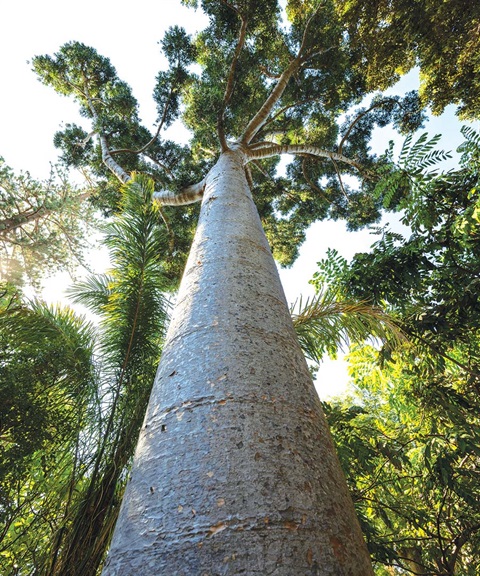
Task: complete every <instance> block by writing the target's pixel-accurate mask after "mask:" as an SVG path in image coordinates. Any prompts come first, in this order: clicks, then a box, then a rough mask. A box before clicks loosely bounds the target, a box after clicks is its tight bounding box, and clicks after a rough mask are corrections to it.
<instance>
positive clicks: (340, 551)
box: [330, 536, 345, 561]
mask: <svg viewBox="0 0 480 576" xmlns="http://www.w3.org/2000/svg"><path fill="white" fill-rule="evenodd" d="M330 544H331V545H332V548H333V553H334V554H335V556H336V557H337V558H338V559H339V560H342V561H343V560H345V545H344V544H343V542H342V541H341V540H340V539H339V538H337V537H336V536H330Z"/></svg>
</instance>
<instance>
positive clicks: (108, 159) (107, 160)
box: [83, 79, 130, 184]
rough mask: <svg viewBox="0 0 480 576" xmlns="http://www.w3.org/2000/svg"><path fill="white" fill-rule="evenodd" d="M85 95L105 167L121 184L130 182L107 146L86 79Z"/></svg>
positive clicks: (127, 175)
mask: <svg viewBox="0 0 480 576" xmlns="http://www.w3.org/2000/svg"><path fill="white" fill-rule="evenodd" d="M83 95H84V97H85V98H86V100H87V103H88V107H89V108H90V112H91V113H92V118H93V122H94V125H95V126H94V127H95V130H96V132H97V134H98V138H99V140H100V148H101V150H102V161H103V163H104V164H105V166H106V167H107V168H108V169H109V170H110V171H111V172H113V174H115V176H116V177H117V178H118V179H119V180H120V182H123V183H124V184H125V183H126V182H128V181H129V180H130V176H129V174H127V172H125V170H124V169H123V168H122V167H121V166H120V165H119V164H117V163H116V162H115V160H114V159H113V157H112V155H111V154H110V150H109V148H108V144H107V139H106V137H105V134H104V133H103V132H102V130H101V122H100V119H99V117H98V114H97V110H96V109H95V106H94V105H93V102H92V98H91V96H90V94H89V90H88V86H87V80H86V79H85V92H83Z"/></svg>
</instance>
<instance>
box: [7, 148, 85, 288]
mask: <svg viewBox="0 0 480 576" xmlns="http://www.w3.org/2000/svg"><path fill="white" fill-rule="evenodd" d="M90 193H91V192H90V190H81V189H77V188H75V187H74V186H72V185H71V184H69V183H68V181H67V180H66V177H65V175H64V174H62V172H60V171H52V175H51V177H50V179H49V180H48V181H46V182H38V181H36V180H34V179H33V178H32V177H31V176H30V175H29V174H28V172H27V173H21V174H15V173H14V172H13V170H12V169H11V168H9V167H8V166H6V165H5V163H4V161H3V159H2V158H0V262H1V265H0V279H3V280H4V281H9V282H13V283H15V284H16V285H22V283H23V282H24V280H25V277H27V278H28V279H29V280H30V281H31V282H34V283H35V282H37V281H38V280H39V278H40V276H42V275H45V274H48V273H49V272H51V271H53V270H57V269H68V270H73V269H74V267H75V265H76V264H77V262H76V260H77V261H78V260H79V261H81V260H82V251H83V250H84V248H85V246H86V240H85V239H86V237H87V235H88V233H90V234H91V233H92V230H93V227H94V225H95V219H94V217H93V210H92V207H91V205H90V204H89V203H88V201H87V200H88V197H89V196H90Z"/></svg>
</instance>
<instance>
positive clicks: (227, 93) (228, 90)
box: [217, 0, 247, 152]
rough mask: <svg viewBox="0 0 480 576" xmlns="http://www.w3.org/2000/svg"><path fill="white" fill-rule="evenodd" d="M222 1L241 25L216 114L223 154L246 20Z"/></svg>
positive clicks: (233, 7) (245, 34)
mask: <svg viewBox="0 0 480 576" xmlns="http://www.w3.org/2000/svg"><path fill="white" fill-rule="evenodd" d="M222 1H223V2H224V4H226V5H227V6H229V7H230V8H232V10H235V12H236V13H237V14H238V16H239V18H240V20H241V23H242V25H241V27H240V32H239V33H238V40H237V46H236V47H235V53H234V55H233V58H232V63H231V65H230V72H229V74H228V78H227V86H226V88H225V94H224V96H223V102H222V107H221V109H220V112H219V114H218V121H217V132H218V138H219V139H220V146H221V148H222V151H223V152H225V151H226V150H228V144H227V139H226V137H225V110H226V108H227V106H228V104H229V102H230V99H231V97H232V94H233V86H234V80H235V70H236V68H237V63H238V59H239V57H240V54H241V52H242V50H243V47H244V45H245V39H246V37H247V20H246V18H244V16H243V15H242V13H241V12H240V11H239V10H238V9H237V8H235V6H232V5H231V4H229V3H228V2H226V1H225V0H222Z"/></svg>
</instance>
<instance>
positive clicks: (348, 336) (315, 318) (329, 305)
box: [291, 286, 405, 363]
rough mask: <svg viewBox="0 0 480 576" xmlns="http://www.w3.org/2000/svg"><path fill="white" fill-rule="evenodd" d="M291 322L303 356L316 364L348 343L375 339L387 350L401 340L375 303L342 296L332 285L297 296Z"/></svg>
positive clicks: (395, 327)
mask: <svg viewBox="0 0 480 576" xmlns="http://www.w3.org/2000/svg"><path fill="white" fill-rule="evenodd" d="M291 312H292V319H293V325H294V327H295V330H296V332H297V336H298V339H299V341H300V346H301V347H302V350H303V352H304V354H305V356H306V357H307V358H308V359H309V360H312V361H313V362H317V363H320V362H321V361H322V358H323V357H324V356H325V354H329V355H330V356H332V357H335V356H336V354H337V352H338V350H346V349H348V347H349V346H350V345H351V344H352V343H359V342H364V341H365V340H369V339H375V340H378V341H379V342H382V343H383V344H384V346H388V349H392V347H396V346H398V345H399V343H400V342H402V341H403V340H405V337H404V335H403V334H402V332H401V330H400V328H399V327H398V325H397V324H396V323H395V321H394V320H393V319H392V318H391V317H389V316H388V314H386V313H385V312H384V311H383V310H382V309H381V308H379V307H378V306H370V305H369V304H367V303H366V302H354V301H352V300H350V301H349V300H346V299H342V298H341V297H340V295H339V293H338V292H337V291H336V290H335V288H332V287H328V286H327V287H323V288H321V289H319V290H317V294H316V295H315V296H314V297H313V298H308V299H306V300H305V301H303V300H302V299H301V298H300V300H299V301H298V302H296V303H295V304H294V305H293V306H292V309H291Z"/></svg>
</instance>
